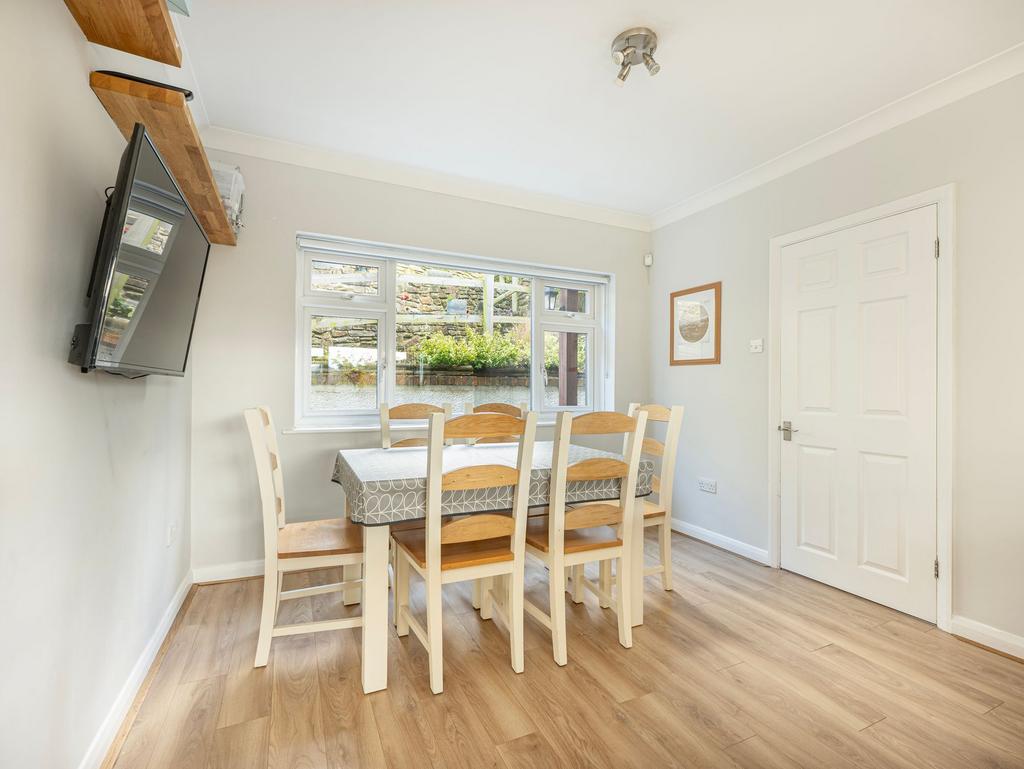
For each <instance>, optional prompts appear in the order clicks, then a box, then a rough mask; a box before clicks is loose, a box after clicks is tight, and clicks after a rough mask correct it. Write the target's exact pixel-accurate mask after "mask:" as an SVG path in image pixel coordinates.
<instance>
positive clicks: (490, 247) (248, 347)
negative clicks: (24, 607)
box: [192, 152, 650, 580]
mask: <svg viewBox="0 0 1024 769" xmlns="http://www.w3.org/2000/svg"><path fill="white" fill-rule="evenodd" d="M211 156H212V157H214V158H217V159H220V160H225V161H230V162H233V163H236V164H237V165H239V166H240V167H241V168H242V172H243V174H244V176H245V183H246V199H245V217H244V219H245V224H246V227H245V230H244V231H243V232H242V235H241V237H240V238H239V244H238V246H237V247H235V248H219V247H215V248H214V251H213V253H212V255H211V259H210V267H209V269H208V271H207V275H206V285H205V286H204V288H203V301H202V303H201V304H200V307H199V319H198V324H197V326H196V335H195V343H194V347H193V360H192V363H193V367H194V368H193V379H192V387H193V395H194V397H193V414H192V451H193V453H192V479H193V485H192V511H193V513H192V523H193V529H192V561H193V565H194V566H195V567H196V578H197V580H202V579H213V578H220V577H224V576H229V575H231V574H240V573H253V571H254V570H262V561H261V559H262V557H263V543H262V539H261V530H260V526H259V500H258V498H257V489H256V476H255V471H254V469H253V466H252V453H251V451H250V449H249V447H248V439H247V437H246V434H245V430H244V428H243V421H242V410H243V409H244V408H246V407H248V406H253V405H256V404H259V403H262V404H266V405H269V406H270V408H271V410H272V412H273V414H274V416H275V420H276V422H277V426H278V428H290V427H291V426H292V425H291V423H292V419H293V417H292V415H293V400H292V398H293V389H294V385H293V378H294V370H293V366H294V360H295V341H294V339H295V259H296V257H295V234H296V232H297V231H300V230H304V231H310V232H320V233H325V234H331V235H340V236H347V237H354V238H362V239H366V240H373V241H380V242H385V243H395V244H401V245H411V246H420V247H424V248H432V249H437V250H441V251H453V252H461V253H467V254H474V255H478V256H485V257H493V258H505V259H516V260H522V261H529V262H537V263H540V264H546V265H556V266H567V267H577V268H584V269H593V270H597V271H606V272H612V273H615V275H616V280H617V286H616V291H617V297H618V308H617V323H616V334H617V337H618V340H619V344H618V356H617V362H616V366H615V376H616V401H617V403H616V405H617V406H618V407H619V408H625V406H626V405H627V404H628V402H629V401H630V400H635V399H638V398H641V397H643V396H645V395H646V393H647V389H648V388H647V336H648V326H647V320H648V319H647V313H646V312H645V311H644V310H643V307H642V303H643V300H644V299H645V298H646V296H647V284H646V271H645V269H644V267H643V266H642V257H643V254H644V253H645V252H646V251H647V250H648V248H649V245H650V236H649V235H648V234H646V233H642V232H636V231H633V230H626V229H620V228H616V227H610V226H606V225H601V224H592V223H587V222H581V221H577V220H572V219H566V218H561V217H557V216H550V215H546V214H538V213H533V212H530V211H525V210H521V209H517V208H510V207H505V206H500V205H494V204H490V203H481V202H476V201H470V200H466V199H462V198H456V197H451V196H447V195H441V194H437V193H432V192H425V191H422V190H414V189H410V188H406V187H400V186H396V185H392V184H385V183H380V182H371V181H366V180H362V179H356V178H352V177H348V176H342V175H339V174H334V173H328V172H324V171H315V170H310V169H308V168H302V167H298V166H293V165H287V164H284V163H279V162H275V161H268V160H263V159H257V158H253V157H248V156H241V155H230V154H227V153H222V152H211ZM378 440H379V438H378V436H377V434H376V433H360V434H351V433H348V434H342V433H331V434H326V435H311V434H303V435H284V436H282V437H281V453H282V463H283V466H284V473H285V489H286V496H287V503H288V514H289V518H290V519H293V520H302V519H306V518H325V517H330V516H336V515H338V514H339V512H340V511H341V509H342V501H343V497H342V494H341V490H340V488H339V487H337V486H336V485H335V484H332V483H331V482H330V473H331V469H332V467H333V462H334V456H335V453H336V452H337V450H338V449H340V448H351V447H357V446H372V445H376V442H377V441H378ZM256 560H259V561H260V562H259V563H255V564H254V563H251V562H252V561H256ZM232 564H236V565H237V564H243V565H242V566H238V567H235V566H231V565H232Z"/></svg>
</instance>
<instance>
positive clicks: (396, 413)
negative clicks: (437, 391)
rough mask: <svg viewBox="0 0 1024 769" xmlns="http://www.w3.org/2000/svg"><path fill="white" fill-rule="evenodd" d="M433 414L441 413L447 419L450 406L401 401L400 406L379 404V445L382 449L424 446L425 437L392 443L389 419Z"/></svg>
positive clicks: (428, 417)
mask: <svg viewBox="0 0 1024 769" xmlns="http://www.w3.org/2000/svg"><path fill="white" fill-rule="evenodd" d="M433 414H442V415H444V417H445V418H446V419H447V418H448V417H450V416H451V415H452V407H451V406H447V405H446V406H434V405H433V404H430V403H403V404H402V405H401V406H392V407H390V408H389V407H388V404H386V403H382V404H380V447H381V448H382V449H397V448H401V447H403V446H426V445H427V439H426V438H403V439H402V440H400V441H395V442H394V443H392V442H391V420H392V419H430V417H431V415H433Z"/></svg>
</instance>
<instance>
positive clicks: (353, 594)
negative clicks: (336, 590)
mask: <svg viewBox="0 0 1024 769" xmlns="http://www.w3.org/2000/svg"><path fill="white" fill-rule="evenodd" d="M362 574H363V565H362V564H361V563H352V564H349V565H348V566H342V567H341V578H342V579H344V580H350V579H359V578H360V577H361V576H362ZM362 594H363V591H362V588H361V587H360V586H359V585H356V586H355V587H347V588H345V590H344V591H342V603H344V604H345V605H346V606H352V605H353V604H357V603H359V601H360V600H361V597H362Z"/></svg>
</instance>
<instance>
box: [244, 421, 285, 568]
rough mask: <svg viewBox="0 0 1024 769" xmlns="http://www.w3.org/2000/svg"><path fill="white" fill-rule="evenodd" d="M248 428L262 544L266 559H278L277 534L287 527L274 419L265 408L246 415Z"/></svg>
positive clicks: (282, 479)
mask: <svg viewBox="0 0 1024 769" xmlns="http://www.w3.org/2000/svg"><path fill="white" fill-rule="evenodd" d="M243 415H244V416H245V424H246V427H247V428H248V429H249V442H250V444H251V445H252V456H253V459H254V460H255V462H256V479H257V480H258V481H259V487H260V505H261V507H262V509H263V545H264V552H265V557H266V558H267V559H268V560H270V559H271V558H276V557H277V531H278V529H280V528H282V527H284V524H285V511H284V474H283V473H282V471H281V455H280V453H279V452H278V450H277V436H276V434H275V432H274V420H273V419H272V418H271V416H270V409H269V408H267V407H266V406H257V407H256V408H251V409H246V410H245V411H244V412H243Z"/></svg>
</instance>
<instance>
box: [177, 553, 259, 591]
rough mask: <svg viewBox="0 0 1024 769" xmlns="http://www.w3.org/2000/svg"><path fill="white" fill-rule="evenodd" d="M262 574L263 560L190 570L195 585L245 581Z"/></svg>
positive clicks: (220, 564) (221, 564)
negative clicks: (231, 580) (230, 580)
mask: <svg viewBox="0 0 1024 769" xmlns="http://www.w3.org/2000/svg"><path fill="white" fill-rule="evenodd" d="M262 574H263V559H262V558H260V559H259V560H257V561H235V562H234V563H219V564H217V565H215V566H197V567H196V568H194V569H192V581H193V582H195V583H196V584H197V585H200V584H202V583H204V582H220V581H222V580H226V579H245V578H246V577H259V576H260V575H262Z"/></svg>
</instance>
